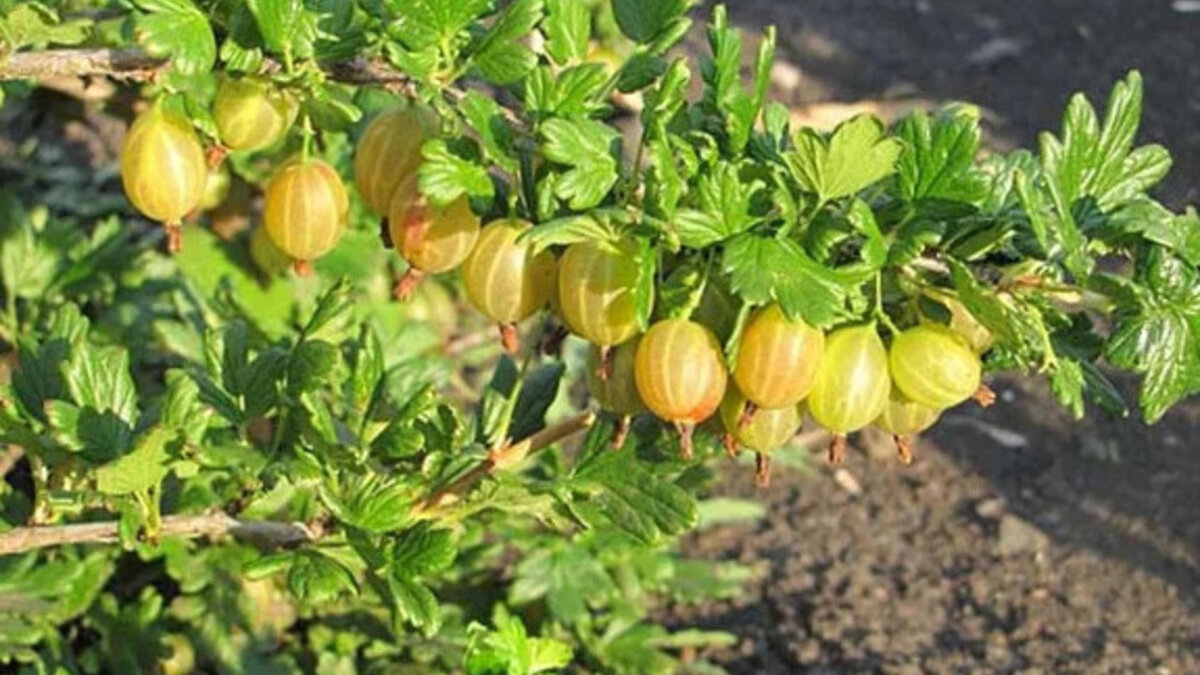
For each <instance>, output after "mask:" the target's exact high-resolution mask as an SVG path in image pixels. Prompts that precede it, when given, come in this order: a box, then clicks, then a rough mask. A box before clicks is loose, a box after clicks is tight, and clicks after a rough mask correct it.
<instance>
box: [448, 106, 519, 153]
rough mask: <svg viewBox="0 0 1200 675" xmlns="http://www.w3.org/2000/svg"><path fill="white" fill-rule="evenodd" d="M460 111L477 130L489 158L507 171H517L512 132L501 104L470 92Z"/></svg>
mask: <svg viewBox="0 0 1200 675" xmlns="http://www.w3.org/2000/svg"><path fill="white" fill-rule="evenodd" d="M458 109H459V111H460V112H462V114H463V115H464V116H465V117H466V118H467V121H468V122H469V123H470V125H471V127H472V128H473V129H474V130H475V133H476V134H477V135H478V138H479V141H480V143H482V144H483V149H484V151H485V153H486V154H487V156H488V157H489V158H490V159H491V160H492V161H494V162H496V163H497V164H499V165H500V166H502V167H504V168H505V169H506V170H508V171H515V170H516V168H517V162H516V160H515V159H514V158H513V155H512V130H511V128H510V127H509V125H508V121H507V120H506V119H505V118H504V109H503V108H502V107H501V106H500V104H499V103H497V102H496V101H495V100H493V99H492V98H491V97H488V96H484V95H483V94H480V93H479V92H477V91H468V92H467V95H466V96H464V97H463V99H462V101H460V102H459V104H458Z"/></svg>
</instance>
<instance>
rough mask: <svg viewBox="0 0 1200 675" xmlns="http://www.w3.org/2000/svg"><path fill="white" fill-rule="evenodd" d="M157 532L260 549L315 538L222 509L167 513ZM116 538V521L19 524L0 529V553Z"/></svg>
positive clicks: (297, 527)
mask: <svg viewBox="0 0 1200 675" xmlns="http://www.w3.org/2000/svg"><path fill="white" fill-rule="evenodd" d="M159 535H160V536H164V537H183V538H185V539H193V538H196V537H219V536H224V535H230V536H233V537H236V538H238V539H242V540H245V541H247V542H251V543H254V544H256V545H258V546H261V547H263V548H280V547H287V546H296V545H298V544H302V543H304V542H306V541H313V540H315V539H317V537H318V535H317V533H314V532H312V531H310V530H309V529H308V528H306V527H305V526H304V525H302V524H299V523H284V522H275V521H266V520H263V521H240V520H237V519H236V518H234V517H232V516H230V515H229V514H226V513H222V512H217V513H208V514H203V515H198V516H167V517H166V518H164V519H163V522H162V527H161V528H160V529H159ZM117 541H120V537H119V536H118V534H117V523H116V522H115V521H110V522H103V523H76V524H72V525H54V526H46V527H18V528H14V529H12V530H9V531H8V532H0V556H5V555H12V554H15V553H24V552H26V551H32V550H35V549H39V548H47V547H49V546H61V545H63V544H112V543H116V542H117Z"/></svg>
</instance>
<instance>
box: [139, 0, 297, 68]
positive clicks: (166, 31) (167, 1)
mask: <svg viewBox="0 0 1200 675" xmlns="http://www.w3.org/2000/svg"><path fill="white" fill-rule="evenodd" d="M297 1H298V0H297ZM136 4H137V6H138V8H140V9H142V10H144V11H146V12H149V14H145V15H142V16H139V17H138V18H137V29H136V35H137V38H138V42H139V43H141V45H142V46H143V47H145V48H146V51H147V52H149V53H150V54H152V55H154V56H162V57H168V58H170V59H171V65H172V66H173V67H174V68H175V69H176V70H177V71H179V73H180V74H181V75H185V76H189V75H198V74H200V73H207V72H209V71H211V70H212V67H213V64H214V63H215V62H216V58H217V42H216V38H214V37H213V31H212V26H210V25H209V23H208V17H207V16H206V15H205V14H204V12H202V11H201V10H200V9H199V8H198V7H196V5H195V3H194V2H192V0H136Z"/></svg>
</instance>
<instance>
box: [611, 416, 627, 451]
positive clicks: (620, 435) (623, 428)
mask: <svg viewBox="0 0 1200 675" xmlns="http://www.w3.org/2000/svg"><path fill="white" fill-rule="evenodd" d="M631 422H632V420H631V419H630V417H629V415H621V416H620V417H618V418H617V426H616V428H615V429H613V437H612V441H610V443H611V445H612V449H613V450H620V449H621V448H623V447H625V440H626V439H628V438H629V427H630V425H631Z"/></svg>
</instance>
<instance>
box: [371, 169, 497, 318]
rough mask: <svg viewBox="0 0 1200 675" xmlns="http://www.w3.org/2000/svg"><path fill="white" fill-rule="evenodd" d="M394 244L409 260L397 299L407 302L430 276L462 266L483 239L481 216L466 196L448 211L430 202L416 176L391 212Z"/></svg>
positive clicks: (401, 189)
mask: <svg viewBox="0 0 1200 675" xmlns="http://www.w3.org/2000/svg"><path fill="white" fill-rule="evenodd" d="M387 222H388V230H389V234H390V235H391V238H392V244H393V245H394V246H395V247H396V250H397V251H398V252H399V253H400V256H401V257H403V258H404V259H405V260H406V261H408V265H409V268H408V271H407V272H406V273H405V275H404V277H403V278H401V280H400V282H399V283H398V284H397V285H396V297H398V298H400V299H402V300H407V299H408V298H409V296H411V295H412V292H413V291H414V290H415V289H416V287H417V284H419V283H420V281H421V279H422V278H423V277H424V276H425V275H426V274H440V273H442V272H449V271H450V270H452V269H454V268H456V267H458V266H459V265H461V264H462V262H463V260H466V258H467V255H469V254H470V253H471V249H472V248H474V246H475V240H476V239H478V238H479V216H476V215H475V214H474V213H473V212H472V211H471V204H470V202H469V200H468V199H467V197H466V196H465V195H464V196H462V197H460V198H458V199H456V200H455V201H453V202H451V203H450V205H449V206H446V207H445V208H439V207H436V206H434V205H432V204H430V203H429V200H427V199H426V198H425V196H424V195H422V194H421V191H420V190H419V189H418V186H417V175H416V174H415V173H414V174H412V175H410V176H409V177H408V178H406V179H404V180H403V181H401V182H400V185H399V186H397V188H396V193H395V194H394V195H393V196H392V204H391V207H390V208H389V209H388V220H387Z"/></svg>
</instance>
